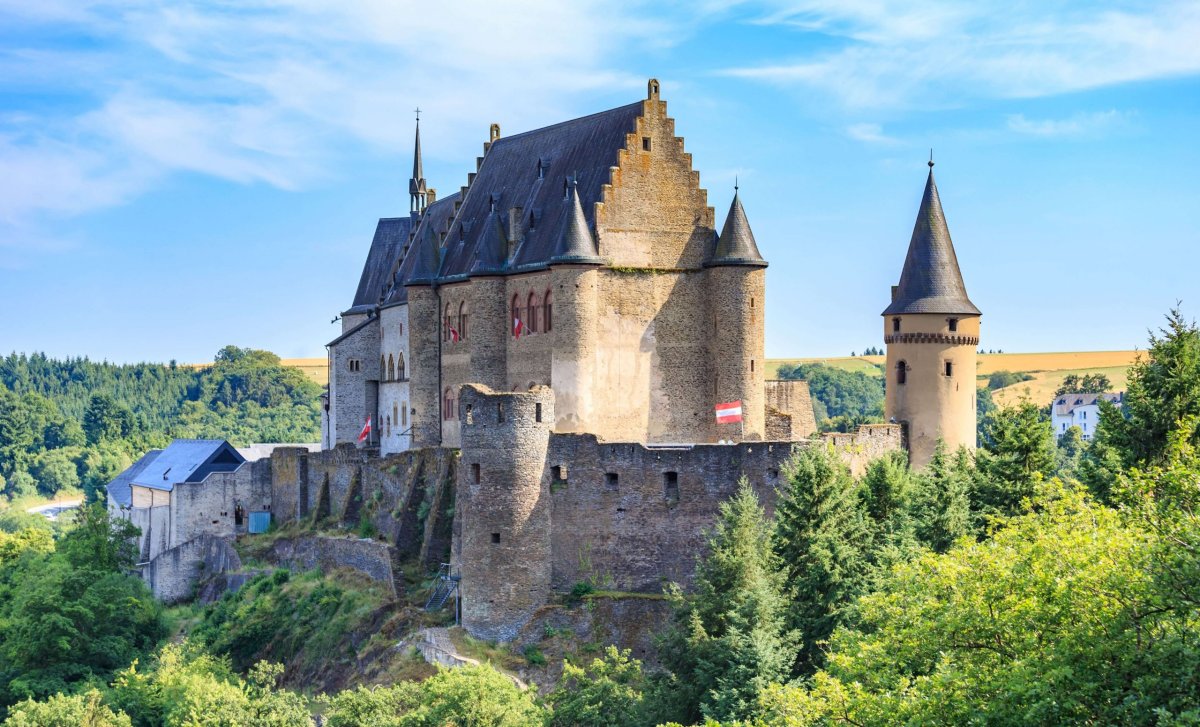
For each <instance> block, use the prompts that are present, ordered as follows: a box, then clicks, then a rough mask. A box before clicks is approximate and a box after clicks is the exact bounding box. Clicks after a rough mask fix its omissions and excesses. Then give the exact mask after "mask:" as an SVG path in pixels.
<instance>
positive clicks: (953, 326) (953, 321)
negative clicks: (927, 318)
mask: <svg viewBox="0 0 1200 727" xmlns="http://www.w3.org/2000/svg"><path fill="white" fill-rule="evenodd" d="M946 322H947V323H949V324H950V332H951V333H954V332H955V331H957V330H958V319H957V318H951V319H949V320H947V321H946Z"/></svg>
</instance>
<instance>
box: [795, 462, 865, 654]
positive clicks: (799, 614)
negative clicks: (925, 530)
mask: <svg viewBox="0 0 1200 727" xmlns="http://www.w3.org/2000/svg"><path fill="white" fill-rule="evenodd" d="M787 479H788V482H787V487H786V489H785V490H784V492H783V493H782V495H781V497H780V500H779V504H778V505H777V507H776V513H775V518H776V523H777V526H778V536H777V538H776V553H777V554H778V555H779V557H780V559H781V560H782V561H783V564H784V572H785V573H786V574H787V586H788V594H789V595H790V596H791V598H792V604H791V607H790V609H789V610H790V625H791V626H792V628H794V629H797V630H798V631H799V632H800V633H801V634H802V636H803V643H802V647H801V650H800V653H799V655H798V657H797V660H796V663H795V664H794V668H793V671H794V672H795V673H798V674H811V673H812V672H814V671H815V670H816V669H817V668H819V667H820V666H821V662H822V659H823V657H822V654H821V651H820V649H821V643H822V642H824V641H825V640H827V639H828V638H829V635H830V634H832V633H833V629H834V628H835V627H836V626H837V625H838V623H839V622H840V621H841V619H842V617H843V615H844V611H845V609H846V607H847V606H848V605H849V603H850V602H851V601H852V600H853V599H854V597H855V596H857V595H858V593H859V592H860V590H861V588H862V586H863V584H864V582H865V575H866V567H867V562H866V551H867V550H868V547H869V541H870V535H869V530H868V528H867V523H866V521H865V519H864V517H863V514H862V510H861V509H860V508H861V503H860V499H859V494H858V485H857V483H855V481H854V478H853V477H852V476H851V474H850V468H849V467H847V466H846V464H845V463H844V462H842V461H841V459H840V458H839V457H838V455H837V453H836V452H835V451H834V449H833V447H832V446H831V445H827V444H820V443H814V444H813V445H812V446H810V447H807V448H805V449H802V450H801V451H800V452H798V453H797V454H796V456H795V458H794V459H793V460H792V462H791V464H790V465H789V469H788V472H787Z"/></svg>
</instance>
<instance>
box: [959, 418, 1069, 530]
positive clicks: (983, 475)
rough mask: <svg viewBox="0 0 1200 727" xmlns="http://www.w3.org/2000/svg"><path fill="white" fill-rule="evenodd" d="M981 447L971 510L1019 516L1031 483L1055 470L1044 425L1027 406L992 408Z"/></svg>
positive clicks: (1029, 495) (1048, 431)
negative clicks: (973, 508) (994, 409)
mask: <svg viewBox="0 0 1200 727" xmlns="http://www.w3.org/2000/svg"><path fill="white" fill-rule="evenodd" d="M981 444H982V449H980V450H979V452H977V453H976V455H975V463H976V467H977V468H978V474H979V476H978V477H976V478H975V488H974V489H975V496H974V497H973V498H972V505H973V506H974V507H975V509H976V511H977V512H978V513H979V514H980V515H983V516H989V515H1001V516H1011V515H1016V514H1018V513H1020V512H1022V511H1023V509H1024V503H1026V502H1027V501H1029V500H1030V499H1031V498H1032V497H1033V496H1034V491H1035V489H1036V487H1037V483H1038V482H1040V481H1041V480H1042V479H1043V478H1045V477H1047V476H1049V475H1051V474H1053V472H1054V469H1055V452H1054V432H1053V431H1051V428H1050V421H1049V420H1048V419H1046V418H1045V417H1044V416H1043V414H1042V411H1041V409H1039V408H1038V406H1037V405H1036V404H1033V403H1032V402H1028V401H1026V402H1022V403H1021V404H1018V405H1016V406H1011V407H1004V408H1001V409H997V410H996V411H995V412H993V413H992V415H991V416H990V417H989V418H988V421H987V423H986V425H985V426H984V433H983V438H982V441H981Z"/></svg>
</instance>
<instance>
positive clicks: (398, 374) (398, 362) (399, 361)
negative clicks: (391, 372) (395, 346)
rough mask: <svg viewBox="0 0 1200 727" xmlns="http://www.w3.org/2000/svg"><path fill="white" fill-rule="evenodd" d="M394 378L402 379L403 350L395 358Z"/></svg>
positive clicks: (403, 377)
mask: <svg viewBox="0 0 1200 727" xmlns="http://www.w3.org/2000/svg"><path fill="white" fill-rule="evenodd" d="M396 378H397V379H399V380H400V381H404V379H405V376H404V352H403V351H401V352H400V357H399V358H398V359H396Z"/></svg>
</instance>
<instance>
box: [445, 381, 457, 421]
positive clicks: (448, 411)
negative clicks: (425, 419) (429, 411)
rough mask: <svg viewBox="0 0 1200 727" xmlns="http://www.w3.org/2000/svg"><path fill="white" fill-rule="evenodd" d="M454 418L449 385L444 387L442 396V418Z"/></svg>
mask: <svg viewBox="0 0 1200 727" xmlns="http://www.w3.org/2000/svg"><path fill="white" fill-rule="evenodd" d="M453 418H454V395H453V394H452V393H451V392H450V387H449V386H447V387H446V393H445V394H444V395H443V396H442V419H444V420H446V421H449V420H451V419H453Z"/></svg>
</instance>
